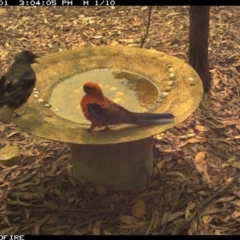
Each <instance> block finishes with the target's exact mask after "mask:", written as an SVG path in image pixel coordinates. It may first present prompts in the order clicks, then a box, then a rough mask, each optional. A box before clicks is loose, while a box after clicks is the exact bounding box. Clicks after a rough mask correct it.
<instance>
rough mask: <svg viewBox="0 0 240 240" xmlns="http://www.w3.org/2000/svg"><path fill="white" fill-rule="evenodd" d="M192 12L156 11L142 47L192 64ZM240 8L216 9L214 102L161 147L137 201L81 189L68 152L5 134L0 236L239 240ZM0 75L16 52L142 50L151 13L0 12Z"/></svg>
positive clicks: (207, 101)
mask: <svg viewBox="0 0 240 240" xmlns="http://www.w3.org/2000/svg"><path fill="white" fill-rule="evenodd" d="M188 11H189V8H188V7H182V6H177V7H166V6H164V7H162V6H158V7H153V13H152V19H151V25H150V29H149V33H148V36H147V38H146V40H145V42H144V45H143V47H145V48H148V49H149V48H152V49H156V50H159V51H162V52H165V53H167V54H171V55H174V56H177V57H179V58H180V59H183V60H185V61H187V60H188V57H187V51H188V42H189V41H188V34H189V20H188V19H189V15H188ZM239 13H240V7H228V6H225V7H211V13H210V37H209V63H210V72H211V77H212V87H211V91H210V94H209V95H208V96H204V98H203V101H202V103H201V105H200V106H199V108H198V109H197V110H196V111H195V112H194V113H193V114H192V115H191V116H190V117H189V118H188V119H186V120H185V121H184V122H183V123H182V124H180V125H178V126H176V127H175V128H173V129H171V130H168V131H166V132H165V133H163V134H161V135H157V136H156V138H155V140H154V156H155V169H154V176H153V178H152V179H150V182H149V185H148V186H147V187H146V188H144V189H140V190H136V191H133V192H130V193H113V192H108V193H106V192H105V191H102V190H101V189H94V188H92V187H91V186H87V187H85V188H84V187H83V186H78V185H77V184H76V182H75V181H74V179H73V175H72V165H71V162H70V160H69V149H68V147H67V146H66V145H64V144H62V143H57V142H50V141H47V140H44V139H41V138H37V137H35V136H32V135H29V134H28V133H26V132H22V131H21V129H19V128H17V127H16V126H14V125H3V124H1V125H0V138H1V139H0V147H1V148H2V147H4V146H10V145H11V146H12V145H17V146H18V147H19V148H20V153H21V161H20V162H19V164H17V165H14V166H11V167H5V166H3V165H1V166H0V171H1V175H0V189H1V191H0V211H1V212H0V225H1V229H0V234H1V235H2V234H20V233H21V234H64V235H66V234H88V235H91V234H95V235H97V234H105V235H110V234H149V235H151V234H152V235H156V234H179V233H183V234H188V235H193V234H194V235H203V234H212V235H221V234H239V233H240V227H239V221H240V199H239V197H240V187H239V186H240V175H239V168H240V161H239V156H240V144H239V143H240V120H239V114H240V96H239V95H240V94H239V89H240V83H239V75H240V61H239V51H240V50H239V49H240V36H239V27H240V23H239V19H238V16H239ZM0 15H1V19H2V21H1V23H0V31H1V39H0V42H1V44H0V52H1V55H0V59H1V66H0V68H1V73H2V74H3V73H4V72H5V71H6V70H7V68H8V66H9V65H10V64H11V63H12V61H13V56H14V54H16V53H17V52H19V51H21V50H23V49H28V50H30V51H33V52H34V53H37V54H42V55H46V54H48V53H51V52H57V51H64V50H67V49H76V48H80V47H86V46H98V45H125V46H135V47H140V45H141V38H142V36H143V35H144V34H145V32H146V26H147V17H148V7H144V6H141V7H140V6H134V7H120V6H119V7H7V8H6V7H1V8H0Z"/></svg>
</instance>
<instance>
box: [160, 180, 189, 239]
mask: <svg viewBox="0 0 240 240" xmlns="http://www.w3.org/2000/svg"><path fill="white" fill-rule="evenodd" d="M185 187H186V183H184V184H183V186H182V188H181V190H180V192H179V194H178V196H177V197H176V199H175V201H174V203H173V206H172V208H171V210H170V212H169V213H168V216H167V219H166V220H165V223H164V225H163V228H162V230H161V232H160V233H159V234H161V233H162V232H163V231H164V229H165V227H166V225H167V222H168V218H169V217H170V215H171V214H172V211H173V209H174V207H175V206H176V205H177V201H178V199H179V197H180V195H181V193H182V191H183V189H184V188H185Z"/></svg>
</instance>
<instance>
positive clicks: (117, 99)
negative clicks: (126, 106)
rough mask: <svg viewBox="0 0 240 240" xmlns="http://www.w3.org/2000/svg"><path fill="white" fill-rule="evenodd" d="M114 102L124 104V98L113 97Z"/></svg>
mask: <svg viewBox="0 0 240 240" xmlns="http://www.w3.org/2000/svg"><path fill="white" fill-rule="evenodd" d="M113 102H115V103H120V104H123V103H124V100H123V99H122V98H115V99H113Z"/></svg>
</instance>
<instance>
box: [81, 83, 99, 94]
mask: <svg viewBox="0 0 240 240" xmlns="http://www.w3.org/2000/svg"><path fill="white" fill-rule="evenodd" d="M83 91H84V92H85V93H86V95H98V96H99V95H101V96H103V93H102V89H101V88H100V87H99V85H98V84H97V83H93V82H87V83H85V84H84V85H83Z"/></svg>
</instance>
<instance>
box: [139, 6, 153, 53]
mask: <svg viewBox="0 0 240 240" xmlns="http://www.w3.org/2000/svg"><path fill="white" fill-rule="evenodd" d="M151 14H152V6H148V22H147V28H146V33H145V35H144V36H142V37H141V48H142V47H143V44H144V42H145V40H146V38H147V36H148V31H149V27H150V23H151Z"/></svg>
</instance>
